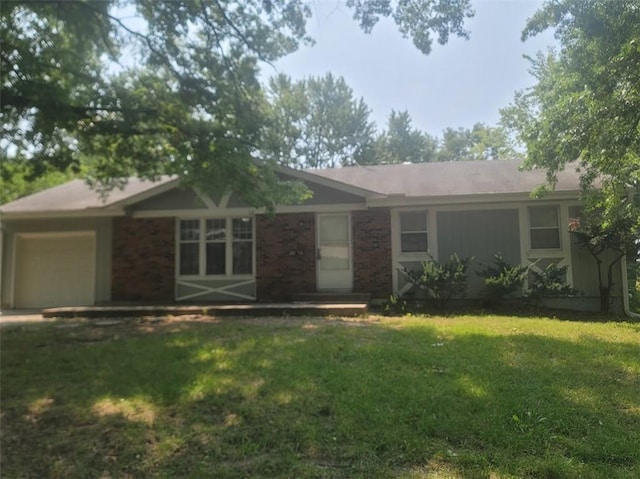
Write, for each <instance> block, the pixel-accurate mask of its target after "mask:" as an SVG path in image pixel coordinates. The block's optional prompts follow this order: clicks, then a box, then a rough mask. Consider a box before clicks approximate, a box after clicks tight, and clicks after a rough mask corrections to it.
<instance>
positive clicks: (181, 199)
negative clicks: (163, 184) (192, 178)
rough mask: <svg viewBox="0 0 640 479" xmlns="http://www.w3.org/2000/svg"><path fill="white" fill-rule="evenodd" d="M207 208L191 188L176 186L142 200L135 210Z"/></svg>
mask: <svg viewBox="0 0 640 479" xmlns="http://www.w3.org/2000/svg"><path fill="white" fill-rule="evenodd" d="M203 208H206V206H205V204H204V203H203V202H202V200H201V199H200V198H198V195H196V194H195V192H194V191H193V190H192V189H190V188H175V189H172V190H170V191H167V192H166V193H162V194H160V195H158V196H154V197H153V198H149V199H147V200H144V201H141V202H140V203H137V204H136V205H135V206H134V211H158V210H193V209H203Z"/></svg>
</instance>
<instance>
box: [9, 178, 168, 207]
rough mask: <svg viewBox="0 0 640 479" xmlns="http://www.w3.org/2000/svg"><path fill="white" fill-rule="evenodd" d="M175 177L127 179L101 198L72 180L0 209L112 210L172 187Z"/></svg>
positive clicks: (93, 190) (85, 186)
mask: <svg viewBox="0 0 640 479" xmlns="http://www.w3.org/2000/svg"><path fill="white" fill-rule="evenodd" d="M176 180H177V178H176V177H170V176H163V177H162V178H160V179H159V180H158V181H155V182H153V181H148V180H141V179H138V178H130V179H129V181H128V182H127V184H126V185H125V186H124V188H122V189H120V188H114V189H113V190H112V191H111V192H109V193H108V195H107V196H104V197H102V196H101V195H100V193H99V192H98V191H96V190H95V189H92V188H91V187H90V186H89V185H88V184H87V182H86V181H84V180H72V181H70V182H68V183H64V184H62V185H59V186H54V187H53V188H49V189H47V190H44V191H40V192H38V193H34V194H32V195H29V196H25V197H23V198H19V199H17V200H15V201H12V202H10V203H7V204H5V205H2V206H0V212H2V213H4V214H30V213H46V212H51V213H60V212H66V213H68V212H86V211H87V210H91V209H109V208H116V207H118V206H120V205H121V203H123V202H124V203H126V202H128V201H131V200H135V199H138V198H139V199H143V198H144V197H146V196H147V194H149V193H155V190H156V189H158V188H159V187H160V186H163V185H168V184H172V183H173V182H175V181H176Z"/></svg>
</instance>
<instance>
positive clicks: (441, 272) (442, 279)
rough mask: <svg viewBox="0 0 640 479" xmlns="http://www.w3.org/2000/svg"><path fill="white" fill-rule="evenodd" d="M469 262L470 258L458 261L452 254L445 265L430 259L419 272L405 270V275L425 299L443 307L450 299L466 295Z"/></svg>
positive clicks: (455, 255) (456, 256)
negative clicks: (424, 294) (423, 294)
mask: <svg viewBox="0 0 640 479" xmlns="http://www.w3.org/2000/svg"><path fill="white" fill-rule="evenodd" d="M471 261H472V258H463V259H460V258H459V257H458V255H457V254H455V253H454V254H453V255H451V258H450V259H449V261H447V262H446V263H439V262H437V261H435V260H434V259H433V258H431V259H430V260H427V261H424V262H423V263H422V269H421V270H417V271H416V270H405V273H406V275H407V278H408V279H409V281H410V282H411V283H412V284H413V285H415V286H416V287H417V288H419V289H421V290H423V291H425V292H426V293H427V298H429V299H432V300H434V301H435V302H436V303H437V305H438V306H439V307H444V306H445V305H446V304H447V303H448V302H449V300H450V299H451V298H453V297H456V296H457V297H463V296H464V294H465V293H466V291H467V286H468V280H467V269H469V263H471Z"/></svg>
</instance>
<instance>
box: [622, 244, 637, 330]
mask: <svg viewBox="0 0 640 479" xmlns="http://www.w3.org/2000/svg"><path fill="white" fill-rule="evenodd" d="M620 265H621V267H622V307H623V309H624V314H626V315H627V316H628V317H630V318H633V319H640V314H638V313H634V312H633V311H631V309H630V308H629V277H628V276H627V257H626V256H623V257H622V261H620Z"/></svg>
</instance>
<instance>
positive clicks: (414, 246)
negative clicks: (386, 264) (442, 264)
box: [400, 211, 429, 253]
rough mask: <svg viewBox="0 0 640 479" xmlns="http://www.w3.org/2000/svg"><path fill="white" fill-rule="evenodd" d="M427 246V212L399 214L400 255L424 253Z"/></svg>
mask: <svg viewBox="0 0 640 479" xmlns="http://www.w3.org/2000/svg"><path fill="white" fill-rule="evenodd" d="M428 246H429V245H428V240H427V212H426V211H405V212H401V213H400V251H401V252H402V253H426V252H427V248H428Z"/></svg>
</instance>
